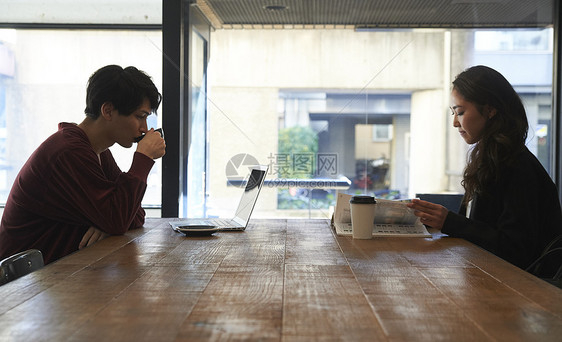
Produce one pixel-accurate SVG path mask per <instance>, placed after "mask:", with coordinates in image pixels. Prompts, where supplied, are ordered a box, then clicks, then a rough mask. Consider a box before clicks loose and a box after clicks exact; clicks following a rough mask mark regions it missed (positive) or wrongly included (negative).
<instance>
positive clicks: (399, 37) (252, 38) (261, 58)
mask: <svg viewBox="0 0 562 342" xmlns="http://www.w3.org/2000/svg"><path fill="white" fill-rule="evenodd" d="M444 37H445V32H443V31H440V30H432V31H401V32H355V31H353V30H218V31H215V32H213V33H212V35H211V62H210V64H209V67H210V68H209V70H210V71H209V85H210V89H209V97H210V100H211V104H210V108H209V114H210V118H211V132H210V161H211V172H212V174H211V175H210V177H211V178H210V179H211V184H210V188H211V189H212V191H213V192H215V191H218V192H219V193H222V192H223V191H227V192H229V191H230V190H229V189H226V188H225V185H224V184H223V183H225V182H224V171H223V170H224V165H225V164H226V162H227V161H228V160H229V158H230V157H232V156H233V155H236V154H238V153H250V154H253V155H254V156H255V157H257V158H258V159H259V160H260V161H261V162H265V163H267V161H268V160H267V156H268V155H271V154H275V153H276V151H277V131H278V128H279V125H278V122H279V120H280V118H281V119H282V118H283V117H282V115H283V113H282V111H283V109H282V108H278V107H279V106H278V105H279V103H278V94H279V91H280V90H287V89H291V90H295V91H298V90H310V91H333V92H337V91H344V92H348V93H349V92H355V93H357V94H361V93H362V92H366V91H369V92H372V91H375V92H376V91H398V92H413V94H414V95H413V96H412V99H413V100H412V101H413V103H412V116H418V119H416V121H414V122H412V125H411V126H408V125H407V122H406V121H404V122H400V126H399V128H398V129H397V130H396V131H395V134H396V136H395V137H394V138H395V140H394V143H393V147H392V151H394V152H395V153H396V156H393V157H396V158H397V159H393V171H392V178H396V179H399V180H394V181H393V182H394V183H395V184H396V185H398V186H399V187H400V188H401V189H404V190H406V189H407V182H408V181H409V182H411V184H410V188H411V186H412V185H415V186H416V187H418V186H419V187H420V189H424V191H426V190H427V191H429V190H431V191H439V190H442V189H444V188H445V185H444V158H445V144H444V136H445V135H444V129H445V127H444V126H445V124H444V121H445V120H446V117H445V116H444V115H443V113H444V111H443V108H442V106H443V104H444V103H446V102H447V101H448V89H447V90H444V84H448V83H449V79H446V80H445V79H444V74H443V68H444V66H443V65H444V63H445V61H444V60H445V56H446V54H445V53H444V48H445V39H444ZM445 97H446V98H445ZM420 107H421V108H420ZM303 120H304V121H303ZM424 120H425V121H426V122H424ZM285 121H289V122H293V123H294V124H303V123H306V117H304V118H303V117H300V116H299V117H294V118H285ZM236 126H238V127H242V128H243V132H240V130H239V129H238V128H237V127H236ZM410 128H411V132H409V131H410ZM329 134H330V137H329V139H330V141H331V142H332V143H331V146H332V147H333V148H334V150H333V151H330V152H335V153H338V155H339V159H338V161H339V164H340V165H341V171H342V173H351V174H353V173H354V172H355V169H354V168H355V158H356V153H357V151H354V150H350V146H353V148H354V141H355V124H351V126H349V127H348V124H346V123H341V124H340V123H338V124H337V127H330V133H329ZM410 134H411V137H412V145H416V146H418V147H419V148H416V149H415V150H413V151H412V152H411V154H410V163H409V165H408V164H407V163H406V162H407V158H408V156H406V153H407V150H408V146H406V145H407V139H408V136H410ZM440 136H443V138H439V137H440ZM428 137H432V138H433V137H436V139H435V141H433V142H430V143H429V145H427V142H428V140H429V139H428ZM358 139H363V138H362V137H359V138H358ZM422 146H428V148H425V147H424V148H422ZM320 149H321V150H322V147H321V148H320ZM358 152H359V153H360V154H361V153H363V152H362V151H358ZM413 154H415V155H416V156H415V157H414V158H412V155H413ZM371 155H372V154H371V153H369V154H367V153H365V157H370V156H371ZM428 156H438V157H439V158H440V160H433V161H432V162H428ZM405 163H406V164H405ZM404 168H406V170H404ZM407 168H409V170H410V177H409V179H408V172H407ZM398 169H400V171H398ZM413 170H415V172H414V171H413ZM212 197H213V194H211V198H210V203H214V204H215V205H217V206H221V207H222V206H227V205H228V203H222V202H221V201H219V200H218V199H217V200H214V199H213V198H212ZM274 197H275V192H274V191H268V190H266V192H265V197H264V198H262V199H261V200H260V205H261V208H262V209H263V210H273V209H274V206H275V204H276V203H275V201H274ZM266 201H267V202H268V204H266Z"/></svg>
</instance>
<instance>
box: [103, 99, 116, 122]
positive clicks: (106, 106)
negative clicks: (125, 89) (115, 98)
mask: <svg viewBox="0 0 562 342" xmlns="http://www.w3.org/2000/svg"><path fill="white" fill-rule="evenodd" d="M113 109H114V107H113V103H111V102H104V103H103V104H102V105H101V108H100V111H101V116H102V117H103V118H104V119H105V120H107V121H111V119H112V117H113Z"/></svg>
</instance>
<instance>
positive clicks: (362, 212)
mask: <svg viewBox="0 0 562 342" xmlns="http://www.w3.org/2000/svg"><path fill="white" fill-rule="evenodd" d="M376 204H377V201H375V198H374V197H373V196H353V197H351V199H350V200H349V208H350V210H351V230H352V232H353V238H354V239H371V238H372V237H373V222H374V221H375V210H376Z"/></svg>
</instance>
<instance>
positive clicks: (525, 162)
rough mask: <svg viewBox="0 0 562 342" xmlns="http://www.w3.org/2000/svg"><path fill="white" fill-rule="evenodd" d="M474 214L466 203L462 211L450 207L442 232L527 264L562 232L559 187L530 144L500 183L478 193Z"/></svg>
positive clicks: (504, 174) (509, 259)
mask: <svg viewBox="0 0 562 342" xmlns="http://www.w3.org/2000/svg"><path fill="white" fill-rule="evenodd" d="M463 203H464V201H463ZM469 217H470V218H467V217H466V206H465V205H464V204H463V205H462V206H461V209H460V211H459V214H456V213H453V212H449V214H448V216H447V218H446V220H445V223H444V225H443V228H442V232H443V233H445V234H448V235H449V236H453V237H460V238H463V239H466V240H468V241H470V242H472V243H475V244H477V245H479V246H481V247H483V248H485V249H486V250H488V251H490V252H492V253H494V254H496V255H497V256H499V257H501V258H503V259H505V260H507V261H509V262H511V263H512V264H514V265H516V266H518V267H520V268H523V269H525V268H526V267H527V266H529V265H530V264H531V263H532V262H533V261H534V260H535V259H537V258H538V257H539V255H540V253H541V252H542V251H543V249H544V248H545V246H546V245H547V244H548V243H549V242H550V241H552V240H553V239H554V237H556V236H557V235H559V234H561V233H562V214H561V210H560V201H559V198H558V193H557V189H556V186H555V185H554V183H553V182H552V179H551V178H550V176H549V175H548V173H547V172H546V171H545V170H544V168H543V167H542V165H541V164H540V162H539V161H538V160H537V158H536V157H535V156H534V155H533V154H532V153H531V152H530V151H529V150H528V149H525V151H524V152H522V153H521V154H520V156H519V158H518V162H517V164H516V165H515V166H513V167H510V168H506V169H505V170H504V172H503V174H502V177H501V181H500V182H499V183H498V184H494V185H493V186H491V187H490V188H489V189H486V191H485V192H479V193H478V194H476V195H475V196H474V199H473V201H472V209H471V212H470V215H469Z"/></svg>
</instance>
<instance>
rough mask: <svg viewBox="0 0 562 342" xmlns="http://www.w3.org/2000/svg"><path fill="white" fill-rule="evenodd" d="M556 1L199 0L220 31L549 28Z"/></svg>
mask: <svg viewBox="0 0 562 342" xmlns="http://www.w3.org/2000/svg"><path fill="white" fill-rule="evenodd" d="M554 1H556V0H195V3H196V5H197V6H198V7H199V8H200V9H201V10H202V12H203V13H204V14H205V15H206V16H207V18H209V20H210V22H211V23H212V25H213V26H214V27H215V28H216V29H237V28H239V29H241V28H243V29H264V28H272V29H290V28H427V27H431V28H439V27H447V28H451V27H453V28H454V27H459V28H474V27H491V28H493V27H544V26H549V25H552V20H553V19H552V18H553V15H552V13H553V6H554Z"/></svg>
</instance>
